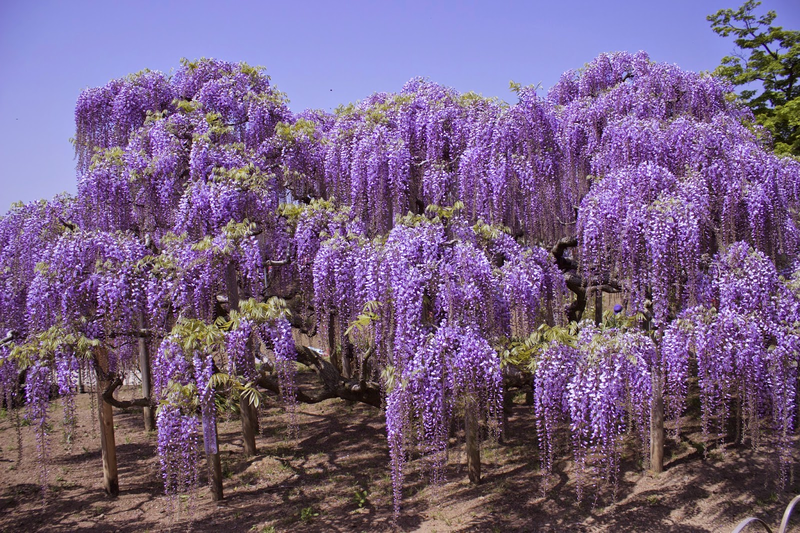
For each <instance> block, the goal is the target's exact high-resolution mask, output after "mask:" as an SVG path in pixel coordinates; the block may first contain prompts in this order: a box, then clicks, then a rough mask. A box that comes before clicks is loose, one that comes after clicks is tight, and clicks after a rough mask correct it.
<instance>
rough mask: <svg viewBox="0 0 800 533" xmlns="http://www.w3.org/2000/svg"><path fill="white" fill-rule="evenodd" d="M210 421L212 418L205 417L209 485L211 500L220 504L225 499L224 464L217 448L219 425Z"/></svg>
mask: <svg viewBox="0 0 800 533" xmlns="http://www.w3.org/2000/svg"><path fill="white" fill-rule="evenodd" d="M209 419H210V417H207V416H204V417H203V445H204V447H205V451H206V463H207V464H208V485H209V487H210V488H211V499H212V500H213V501H215V502H218V501H221V500H222V498H223V493H222V463H221V461H220V459H219V447H218V446H217V441H218V439H217V423H216V421H213V420H209Z"/></svg>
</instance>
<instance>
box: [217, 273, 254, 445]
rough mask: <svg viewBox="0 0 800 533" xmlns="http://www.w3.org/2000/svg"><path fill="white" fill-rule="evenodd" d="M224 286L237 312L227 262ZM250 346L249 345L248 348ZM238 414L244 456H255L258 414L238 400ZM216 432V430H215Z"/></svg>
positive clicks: (236, 284)
mask: <svg viewBox="0 0 800 533" xmlns="http://www.w3.org/2000/svg"><path fill="white" fill-rule="evenodd" d="M225 286H226V288H227V292H228V303H229V304H230V306H231V311H238V310H239V282H238V280H237V276H236V265H235V264H234V263H233V261H230V262H228V266H227V268H226V270H225ZM250 346H252V345H251V344H249V341H248V347H250ZM239 414H240V418H241V419H242V446H243V448H244V454H245V456H248V457H250V456H253V455H256V453H257V450H256V433H258V412H257V411H256V409H255V407H253V406H252V405H250V404H249V403H248V402H247V400H246V399H244V398H239ZM215 431H216V429H215Z"/></svg>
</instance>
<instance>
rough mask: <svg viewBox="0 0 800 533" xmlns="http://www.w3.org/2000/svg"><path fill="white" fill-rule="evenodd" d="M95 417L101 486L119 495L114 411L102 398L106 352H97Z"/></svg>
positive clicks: (111, 494) (105, 377)
mask: <svg viewBox="0 0 800 533" xmlns="http://www.w3.org/2000/svg"><path fill="white" fill-rule="evenodd" d="M97 367H98V368H97V418H98V420H99V422H100V451H101V455H102V458H103V488H104V489H105V491H106V493H107V494H108V495H109V496H118V495H119V476H118V474H117V447H116V442H115V441H114V411H113V408H112V407H111V404H109V403H108V402H106V401H105V400H104V399H103V392H104V391H105V390H106V389H107V388H108V387H109V386H110V385H111V382H110V381H109V374H108V353H107V352H106V351H105V350H98V353H97Z"/></svg>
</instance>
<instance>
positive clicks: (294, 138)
mask: <svg viewBox="0 0 800 533" xmlns="http://www.w3.org/2000/svg"><path fill="white" fill-rule="evenodd" d="M316 132H317V125H316V124H315V123H314V122H312V121H310V120H306V119H304V118H300V119H297V121H296V122H295V123H294V124H289V123H286V122H279V123H278V124H276V125H275V135H277V136H278V137H280V138H281V139H283V140H284V141H286V142H288V143H290V144H294V143H297V142H301V141H307V140H310V139H313V138H314V137H315V136H316Z"/></svg>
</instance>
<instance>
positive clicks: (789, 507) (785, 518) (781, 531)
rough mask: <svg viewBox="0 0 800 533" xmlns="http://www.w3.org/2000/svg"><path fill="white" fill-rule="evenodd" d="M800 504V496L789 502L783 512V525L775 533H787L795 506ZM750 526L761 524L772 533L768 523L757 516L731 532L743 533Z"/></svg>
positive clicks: (748, 519)
mask: <svg viewBox="0 0 800 533" xmlns="http://www.w3.org/2000/svg"><path fill="white" fill-rule="evenodd" d="M798 502H800V496H795V497H794V499H793V500H792V501H790V502H789V505H787V506H786V510H785V511H784V512H783V519H782V520H781V525H780V526H779V527H778V530H777V531H776V532H775V533H786V532H787V531H788V528H789V518H791V516H792V511H794V508H795V506H796V505H797V503H798ZM750 524H761V527H763V528H764V530H765V531H766V532H767V533H772V530H771V529H770V527H769V525H767V523H766V522H764V521H763V520H761V519H760V518H756V517H755V516H748V517H747V518H745V519H744V520H742V521H741V522H739V524H738V525H737V526H736V528H735V529H734V530H733V531H731V533H741V532H742V531H744V529H745V528H746V527H747V526H749V525H750Z"/></svg>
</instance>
